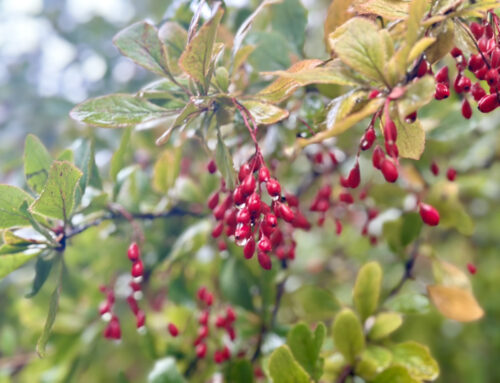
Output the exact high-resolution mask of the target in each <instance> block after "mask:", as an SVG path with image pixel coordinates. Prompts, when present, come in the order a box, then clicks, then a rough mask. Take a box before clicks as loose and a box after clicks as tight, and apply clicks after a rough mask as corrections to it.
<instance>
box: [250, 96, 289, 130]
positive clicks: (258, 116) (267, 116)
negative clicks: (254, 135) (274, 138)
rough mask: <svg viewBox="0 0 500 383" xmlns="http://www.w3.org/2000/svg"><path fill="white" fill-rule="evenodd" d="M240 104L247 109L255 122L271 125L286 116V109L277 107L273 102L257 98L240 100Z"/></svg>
mask: <svg viewBox="0 0 500 383" xmlns="http://www.w3.org/2000/svg"><path fill="white" fill-rule="evenodd" d="M241 104H242V105H243V106H244V107H245V108H247V109H248V111H249V112H250V114H251V115H252V116H253V118H254V119H255V121H256V122H257V124H259V125H261V124H262V125H271V124H275V123H276V122H278V121H281V120H283V119H285V118H287V117H288V111H287V110H286V109H281V108H278V107H277V106H274V105H273V104H268V103H266V102H261V101H257V100H246V101H241Z"/></svg>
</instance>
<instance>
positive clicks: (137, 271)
mask: <svg viewBox="0 0 500 383" xmlns="http://www.w3.org/2000/svg"><path fill="white" fill-rule="evenodd" d="M143 273H144V265H143V264H142V261H141V260H140V259H138V260H137V261H136V262H135V263H134V264H133V265H132V271H131V274H132V276H133V277H134V278H139V277H142V275H143Z"/></svg>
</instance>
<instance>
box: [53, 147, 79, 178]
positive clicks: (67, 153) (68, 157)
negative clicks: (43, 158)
mask: <svg viewBox="0 0 500 383" xmlns="http://www.w3.org/2000/svg"><path fill="white" fill-rule="evenodd" d="M57 161H68V162H71V163H73V162H75V153H73V151H72V150H71V149H64V150H63V151H62V152H61V153H59V155H58V156H57ZM51 164H52V161H51ZM49 168H50V165H49ZM48 174H49V173H48V170H47V176H48Z"/></svg>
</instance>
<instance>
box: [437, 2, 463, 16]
mask: <svg viewBox="0 0 500 383" xmlns="http://www.w3.org/2000/svg"><path fill="white" fill-rule="evenodd" d="M463 2H464V0H436V1H434V2H433V6H432V14H433V15H446V14H447V13H450V12H451V11H454V10H456V9H457V8H458V7H459V6H460V5H461V4H462V3H463Z"/></svg>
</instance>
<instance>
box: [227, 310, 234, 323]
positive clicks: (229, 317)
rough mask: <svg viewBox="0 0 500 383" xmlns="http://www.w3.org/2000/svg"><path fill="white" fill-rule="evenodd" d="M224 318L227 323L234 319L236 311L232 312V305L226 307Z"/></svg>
mask: <svg viewBox="0 0 500 383" xmlns="http://www.w3.org/2000/svg"><path fill="white" fill-rule="evenodd" d="M226 319H227V321H228V322H229V323H232V322H234V321H235V320H236V313H235V312H234V310H233V308H232V307H228V308H227V309H226Z"/></svg>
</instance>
